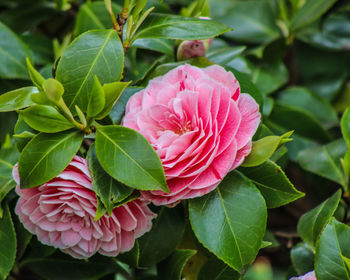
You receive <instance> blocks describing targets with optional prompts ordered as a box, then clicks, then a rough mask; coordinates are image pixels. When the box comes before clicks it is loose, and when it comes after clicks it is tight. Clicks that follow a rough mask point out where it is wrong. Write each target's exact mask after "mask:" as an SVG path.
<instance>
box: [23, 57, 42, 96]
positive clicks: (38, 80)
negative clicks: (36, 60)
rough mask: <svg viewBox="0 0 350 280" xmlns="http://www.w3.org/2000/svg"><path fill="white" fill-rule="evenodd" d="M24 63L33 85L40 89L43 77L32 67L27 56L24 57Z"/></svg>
mask: <svg viewBox="0 0 350 280" xmlns="http://www.w3.org/2000/svg"><path fill="white" fill-rule="evenodd" d="M26 63H27V68H28V72H29V76H30V79H31V80H32V82H33V83H34V85H36V86H37V88H38V89H40V90H42V89H43V88H42V84H43V83H44V81H45V79H44V77H43V76H41V74H40V73H39V72H38V71H37V70H36V69H35V68H34V66H33V65H32V63H31V62H30V60H29V58H28V57H27V58H26Z"/></svg>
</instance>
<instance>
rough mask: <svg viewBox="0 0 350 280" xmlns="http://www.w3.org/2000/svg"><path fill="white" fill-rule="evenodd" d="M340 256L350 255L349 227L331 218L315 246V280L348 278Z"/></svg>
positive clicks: (349, 276) (344, 264) (347, 272)
mask: <svg viewBox="0 0 350 280" xmlns="http://www.w3.org/2000/svg"><path fill="white" fill-rule="evenodd" d="M342 256H344V257H347V258H349V257H350V228H349V226H347V225H345V224H342V223H340V222H338V221H337V220H336V219H334V218H332V219H331V220H330V221H329V223H328V225H327V226H326V227H325V229H324V230H323V232H322V234H321V237H320V240H319V242H318V243H317V247H316V254H315V272H316V277H317V280H340V279H342V280H343V279H344V280H346V279H350V275H349V271H348V269H347V266H346V263H345V262H344V260H343V258H342Z"/></svg>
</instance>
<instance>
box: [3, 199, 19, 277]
mask: <svg viewBox="0 0 350 280" xmlns="http://www.w3.org/2000/svg"><path fill="white" fill-rule="evenodd" d="M15 257H16V233H15V228H14V227H13V223H12V219H11V214H10V210H9V207H8V205H7V204H5V206H4V215H3V217H2V218H0V279H2V280H5V279H7V275H8V274H9V272H10V271H11V269H12V266H13V265H14V263H15Z"/></svg>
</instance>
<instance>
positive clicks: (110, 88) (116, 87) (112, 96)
mask: <svg viewBox="0 0 350 280" xmlns="http://www.w3.org/2000/svg"><path fill="white" fill-rule="evenodd" d="M130 83H131V82H114V83H110V84H104V85H103V92H104V96H105V105H104V108H103V110H102V111H101V112H100V113H99V114H98V116H97V117H96V118H97V119H103V118H104V117H106V116H107V115H108V114H109V113H110V111H111V110H112V108H113V107H114V105H115V104H116V102H117V101H118V99H119V97H120V95H121V94H122V93H123V92H124V90H125V89H126V88H127V86H128V85H129V84H130Z"/></svg>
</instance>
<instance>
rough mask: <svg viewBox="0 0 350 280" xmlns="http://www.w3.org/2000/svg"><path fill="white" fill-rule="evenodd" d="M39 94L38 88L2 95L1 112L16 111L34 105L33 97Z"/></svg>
mask: <svg viewBox="0 0 350 280" xmlns="http://www.w3.org/2000/svg"><path fill="white" fill-rule="evenodd" d="M38 92H39V91H38V89H37V88H36V87H24V88H19V89H15V90H13V91H10V92H7V93H4V94H2V95H0V112H8V111H15V110H18V109H22V108H25V107H28V106H32V105H34V104H35V103H34V102H33V101H32V99H31V95H32V94H35V93H38Z"/></svg>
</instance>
